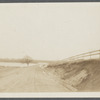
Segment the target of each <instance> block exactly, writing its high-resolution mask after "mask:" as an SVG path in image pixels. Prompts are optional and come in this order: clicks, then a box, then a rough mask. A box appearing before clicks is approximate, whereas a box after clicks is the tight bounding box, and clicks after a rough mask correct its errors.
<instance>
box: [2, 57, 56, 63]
mask: <svg viewBox="0 0 100 100" xmlns="http://www.w3.org/2000/svg"><path fill="white" fill-rule="evenodd" d="M26 60H28V59H27V58H22V59H15V58H12V59H10V58H0V62H13V63H25V62H27V61H26ZM29 60H30V63H53V62H55V61H45V60H34V59H29Z"/></svg>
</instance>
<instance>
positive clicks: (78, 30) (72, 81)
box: [0, 3, 100, 93]
mask: <svg viewBox="0 0 100 100" xmlns="http://www.w3.org/2000/svg"><path fill="white" fill-rule="evenodd" d="M44 92H46V93H53V92H55V93H58V92H60V93H62V92H63V93H69V92H100V3H12V4H11V3H9V4H7V3H6V4H4V3H2V4H0V93H44Z"/></svg>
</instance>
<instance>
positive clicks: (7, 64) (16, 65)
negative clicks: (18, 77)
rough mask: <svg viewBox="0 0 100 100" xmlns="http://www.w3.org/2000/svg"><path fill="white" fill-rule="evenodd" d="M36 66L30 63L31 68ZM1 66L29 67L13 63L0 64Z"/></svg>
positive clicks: (24, 64)
mask: <svg viewBox="0 0 100 100" xmlns="http://www.w3.org/2000/svg"><path fill="white" fill-rule="evenodd" d="M33 65H36V64H33V63H30V64H29V66H33ZM0 66H4V67H27V64H26V63H11V62H0Z"/></svg>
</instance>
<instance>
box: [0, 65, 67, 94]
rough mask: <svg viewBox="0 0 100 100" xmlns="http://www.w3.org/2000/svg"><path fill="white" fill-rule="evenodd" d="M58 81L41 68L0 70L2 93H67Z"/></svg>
mask: <svg viewBox="0 0 100 100" xmlns="http://www.w3.org/2000/svg"><path fill="white" fill-rule="evenodd" d="M66 91H69V90H68V89H67V88H65V87H64V86H63V85H61V84H60V83H59V82H58V80H57V79H56V78H55V77H53V75H49V74H48V73H46V72H45V71H44V69H42V68H40V67H39V66H32V67H27V68H2V69H0V92H66Z"/></svg>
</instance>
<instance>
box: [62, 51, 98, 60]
mask: <svg viewBox="0 0 100 100" xmlns="http://www.w3.org/2000/svg"><path fill="white" fill-rule="evenodd" d="M86 59H100V50H95V51H91V52H86V53H82V54H79V55H76V56H72V57H69V58H66V59H64V60H65V61H79V60H86Z"/></svg>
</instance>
